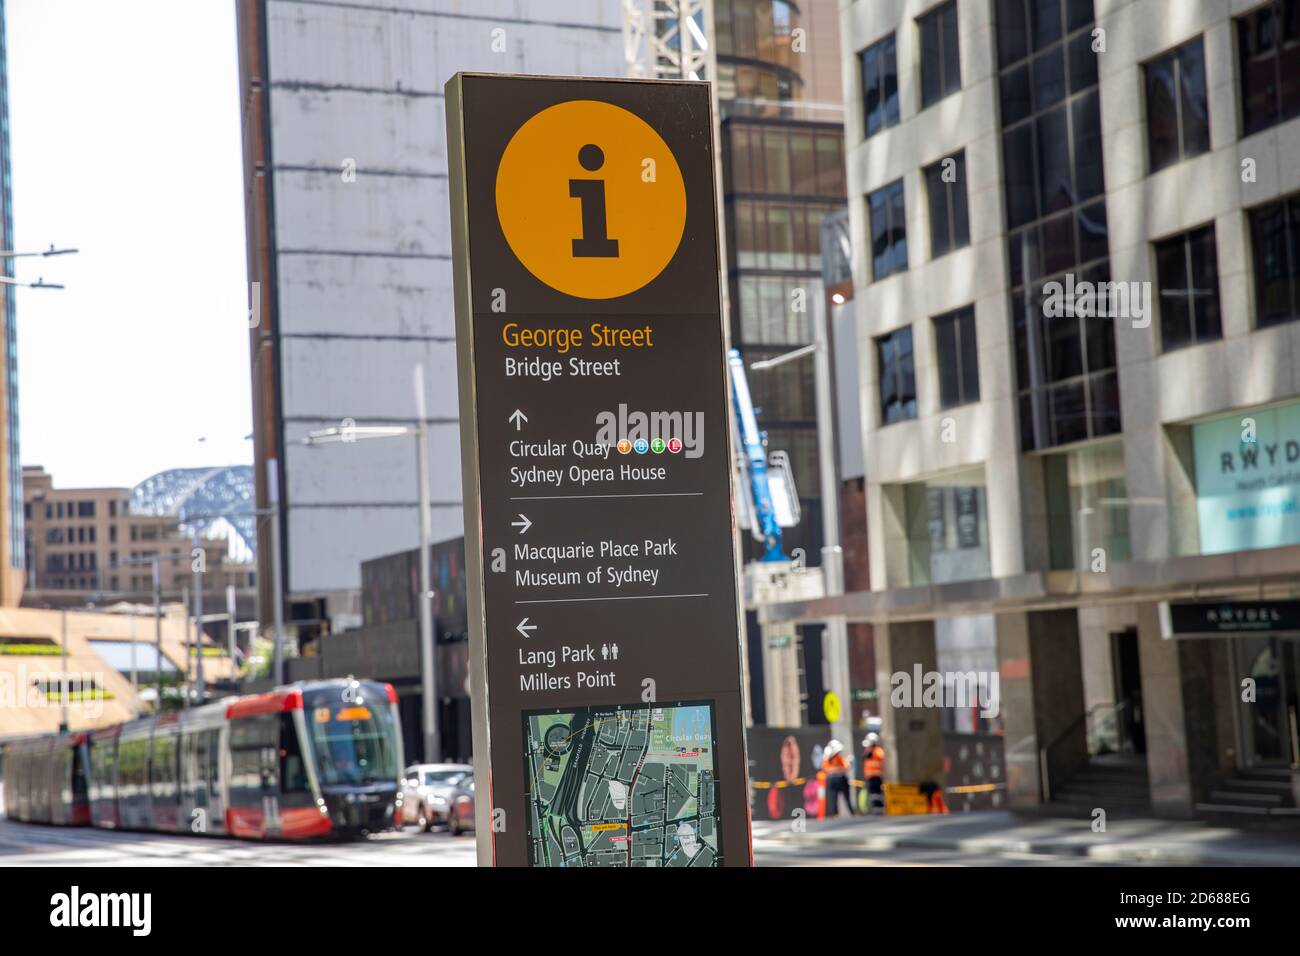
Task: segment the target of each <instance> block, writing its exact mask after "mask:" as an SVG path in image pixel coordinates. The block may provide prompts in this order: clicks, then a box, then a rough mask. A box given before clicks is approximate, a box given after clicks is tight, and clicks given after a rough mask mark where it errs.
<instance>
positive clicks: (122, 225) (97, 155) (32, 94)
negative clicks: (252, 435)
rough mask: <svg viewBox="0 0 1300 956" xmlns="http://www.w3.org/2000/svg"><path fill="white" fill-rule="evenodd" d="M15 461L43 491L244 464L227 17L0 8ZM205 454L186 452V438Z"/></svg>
mask: <svg viewBox="0 0 1300 956" xmlns="http://www.w3.org/2000/svg"><path fill="white" fill-rule="evenodd" d="M5 6H6V11H7V15H8V16H7V26H8V47H9V124H10V140H11V146H12V153H13V156H12V158H13V205H14V233H15V238H14V242H15V246H16V247H17V248H18V249H20V250H28V249H32V248H42V249H43V248H46V247H48V246H49V245H50V243H54V244H56V245H57V246H60V247H67V246H71V247H75V248H78V249H80V250H81V251H80V253H79V254H78V255H76V256H60V257H57V258H51V259H19V260H17V261H16V263H15V268H16V271H17V274H18V277H19V278H20V279H26V280H29V281H30V280H35V279H36V278H37V277H38V276H40V277H44V279H45V280H46V281H47V282H58V283H62V284H64V285H65V286H66V287H67V288H66V289H65V290H63V291H56V290H43V289H20V290H19V291H18V300H17V302H18V372H19V377H18V382H19V398H18V402H19V415H20V422H21V441H22V448H21V451H22V461H23V464H26V465H35V464H39V465H44V466H45V468H46V470H48V471H49V472H50V473H51V474H52V475H53V476H54V481H55V485H56V487H64V488H70V487H78V486H82V487H85V486H95V485H109V486H116V485H123V486H127V485H133V484H135V483H136V482H138V481H140V480H141V479H143V478H146V477H148V476H149V475H151V474H153V473H155V472H157V471H161V470H163V469H165V468H173V467H181V466H192V465H216V464H235V463H244V462H250V461H252V442H251V441H245V440H244V436H245V435H247V434H248V433H249V432H251V431H252V419H251V411H250V409H251V404H252V401H251V396H250V385H249V361H248V330H247V318H246V313H247V300H248V294H247V291H246V286H245V259H244V210H243V185H242V176H243V174H242V146H241V140H240V119H239V89H238V73H237V53H236V48H235V16H234V6H235V5H234V3H232V2H231V0H183V2H182V0H114V2H105V0H6V4H5ZM200 438H204V439H205V441H203V442H200V441H199V439H200Z"/></svg>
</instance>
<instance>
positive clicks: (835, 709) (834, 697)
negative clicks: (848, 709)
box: [822, 690, 841, 724]
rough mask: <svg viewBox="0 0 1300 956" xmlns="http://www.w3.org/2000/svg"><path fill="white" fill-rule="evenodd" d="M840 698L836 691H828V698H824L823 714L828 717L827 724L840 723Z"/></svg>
mask: <svg viewBox="0 0 1300 956" xmlns="http://www.w3.org/2000/svg"><path fill="white" fill-rule="evenodd" d="M840 710H841V708H840V697H839V695H838V694H837V693H835V691H833V690H828V691H827V692H826V696H825V697H823V698H822V713H823V714H825V715H826V723H828V724H834V723H838V722H839V719H840Z"/></svg>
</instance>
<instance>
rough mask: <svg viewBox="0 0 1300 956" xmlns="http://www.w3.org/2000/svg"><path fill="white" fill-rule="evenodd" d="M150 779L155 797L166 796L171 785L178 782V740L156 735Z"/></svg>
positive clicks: (169, 736) (164, 735) (168, 736)
mask: <svg viewBox="0 0 1300 956" xmlns="http://www.w3.org/2000/svg"><path fill="white" fill-rule="evenodd" d="M150 779H151V780H152V782H153V785H154V795H155V796H159V797H161V796H166V794H167V789H168V786H169V785H170V784H174V783H175V782H176V738H175V737H174V736H171V735H169V734H155V735H154V740H153V761H152V763H151V765H150Z"/></svg>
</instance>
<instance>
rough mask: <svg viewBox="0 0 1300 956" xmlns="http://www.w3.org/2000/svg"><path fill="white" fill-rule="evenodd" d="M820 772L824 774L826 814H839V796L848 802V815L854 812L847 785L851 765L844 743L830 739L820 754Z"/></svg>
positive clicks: (832, 815) (829, 815)
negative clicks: (823, 751) (845, 752)
mask: <svg viewBox="0 0 1300 956" xmlns="http://www.w3.org/2000/svg"><path fill="white" fill-rule="evenodd" d="M822 772H823V773H824V774H825V775H826V815H827V816H828V817H834V816H839V813H840V797H843V798H844V802H845V803H846V804H848V807H849V814H850V816H851V815H853V814H854V813H856V812H857V811H855V810H854V809H853V791H852V789H851V788H850V786H849V775H850V774H851V773H852V772H853V765H852V764H851V763H849V758H848V757H846V756H845V755H844V745H843V744H842V743H840V742H839V741H838V740H832V741H831V742H830V743H828V744H827V745H826V752H825V753H824V754H823V755H822Z"/></svg>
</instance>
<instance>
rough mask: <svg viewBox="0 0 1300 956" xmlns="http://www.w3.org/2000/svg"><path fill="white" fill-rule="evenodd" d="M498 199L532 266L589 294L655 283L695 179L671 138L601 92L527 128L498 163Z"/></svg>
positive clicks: (507, 229) (509, 231) (553, 283)
mask: <svg viewBox="0 0 1300 956" xmlns="http://www.w3.org/2000/svg"><path fill="white" fill-rule="evenodd" d="M496 206H497V218H498V220H499V221H500V222H501V231H502V232H503V233H505V237H506V242H507V243H509V244H510V249H511V251H513V252H514V254H515V256H516V257H517V258H518V259H519V261H520V262H521V263H523V266H524V268H525V269H527V270H528V271H529V272H530V273H532V274H533V276H534V277H536V278H537V279H538V280H540V281H541V282H543V283H545V284H546V285H548V286H550V287H551V288H553V289H556V290H558V291H560V292H563V293H565V294H567V295H571V296H575V297H577V298H580V299H613V298H616V297H618V296H623V295H628V294H630V293H632V292H635V291H636V290H637V289H640V288H641V287H643V286H644V285H646V283H648V282H650V281H651V280H652V279H654V278H655V276H657V275H659V273H660V272H662V271H663V270H664V267H665V266H667V265H668V263H669V262H670V261H671V260H672V258H673V255H674V254H675V253H676V252H677V247H678V245H680V244H681V241H682V232H683V230H684V229H685V227H686V185H685V183H684V182H683V181H682V171H681V169H680V168H679V167H678V165H677V159H676V158H675V157H674V156H673V153H672V150H671V149H669V148H668V144H667V143H665V142H664V141H663V138H662V137H660V135H659V134H658V133H657V132H655V131H654V129H653V128H651V126H650V125H649V124H648V123H646V122H645V121H644V120H642V119H641V118H640V117H639V116H637V115H635V114H634V113H631V112H629V111H627V110H625V109H623V108H622V107H618V106H614V105H613V104H611V103H602V102H599V101H597V100H571V101H569V102H566V103H558V104H556V105H555V106H551V107H548V108H546V109H544V110H542V111H541V112H540V113H538V114H537V115H536V116H534V117H532V118H531V119H529V120H528V121H527V122H526V123H524V125H523V126H521V127H520V128H519V130H518V131H517V132H516V133H515V135H514V136H513V137H512V138H511V140H510V142H509V144H507V146H506V149H505V152H504V153H503V154H502V156H501V165H500V166H499V167H498V168H497V181H496Z"/></svg>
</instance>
